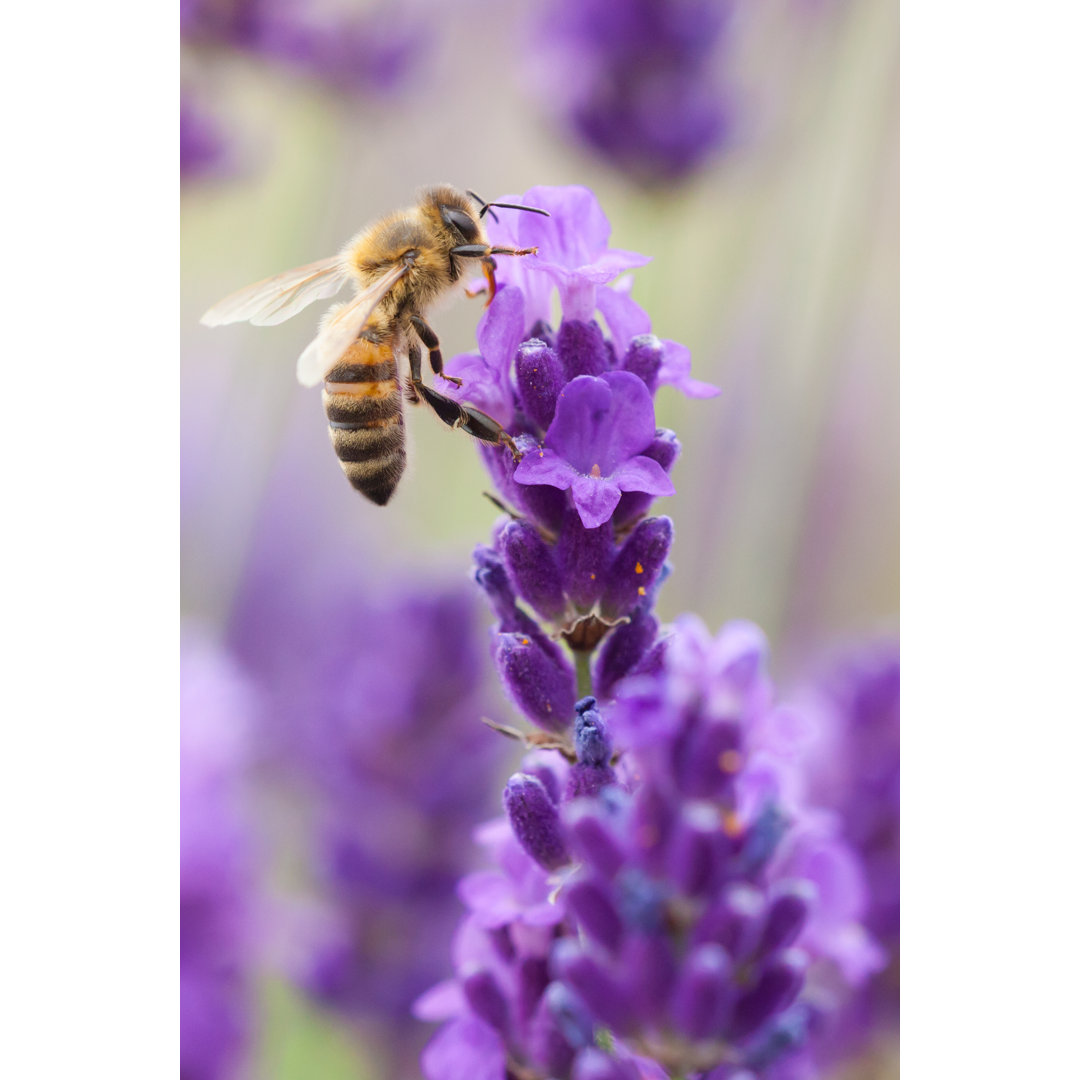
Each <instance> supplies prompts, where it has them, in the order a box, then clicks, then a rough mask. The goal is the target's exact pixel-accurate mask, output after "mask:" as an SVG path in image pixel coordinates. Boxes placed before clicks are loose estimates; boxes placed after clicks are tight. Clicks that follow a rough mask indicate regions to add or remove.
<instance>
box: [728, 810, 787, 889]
mask: <svg viewBox="0 0 1080 1080" xmlns="http://www.w3.org/2000/svg"><path fill="white" fill-rule="evenodd" d="M787 828H788V819H787V818H786V817H785V816H784V814H783V813H782V811H781V810H780V808H779V807H778V806H777V805H776V804H775V803H771V802H770V803H767V804H766V805H765V807H764V808H763V809H762V811H761V813H760V814H758V816H757V817H756V818H755V819H754V823H753V824H752V825H751V826H750V828H749V829H748V830H747V832H746V836H745V837H744V839H743V845H742V849H741V850H740V852H739V870H740V872H742V873H744V874H752V873H754V872H755V871H756V870H758V869H759V868H760V867H761V866H763V865H764V864H765V863H766V862H768V861H769V859H771V858H772V856H773V852H775V851H776V848H777V845H779V843H780V841H781V840H782V839H783V837H784V833H785V832H787Z"/></svg>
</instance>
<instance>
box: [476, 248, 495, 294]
mask: <svg viewBox="0 0 1080 1080" xmlns="http://www.w3.org/2000/svg"><path fill="white" fill-rule="evenodd" d="M480 265H481V266H483V268H484V277H486V278H487V297H488V298H487V303H486V304H485V305H484V307H491V301H492V300H494V299H495V260H494V259H493V258H492V257H491V256H490V255H485V256H484V258H482V259H481V260H480Z"/></svg>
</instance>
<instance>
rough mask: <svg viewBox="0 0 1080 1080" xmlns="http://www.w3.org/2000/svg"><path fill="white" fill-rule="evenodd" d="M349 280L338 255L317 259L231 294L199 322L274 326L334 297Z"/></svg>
mask: <svg viewBox="0 0 1080 1080" xmlns="http://www.w3.org/2000/svg"><path fill="white" fill-rule="evenodd" d="M348 280H349V268H348V264H347V263H346V262H344V260H343V259H342V258H341V256H340V255H335V256H333V257H332V258H330V259H320V260H319V261H318V262H313V263H308V265H307V266H297V267H295V268H294V269H292V270H286V271H285V272H284V273H281V274H275V275H274V277H271V278H267V279H266V280H265V281H258V282H256V283H255V284H254V285H249V286H248V287H247V288H246V289H240V290H239V292H234V293H233V294H232V296H227V297H225V299H224V300H222V301H220V302H219V303H217V304H215V305H214V306H213V307H212V308H211V309H210V310H209V311H208V312H207V313H206V314H205V315H204V316H203V317H202V318H201V319H200V320H199V321H200V322H201V323H202V324H203V325H204V326H223V325H225V324H226V323H235V322H250V323H254V324H255V325H256V326H275V325H276V324H277V323H280V322H284V321H285V320H286V319H291V318H292V317H293V316H294V315H295V314H296V313H297V312H298V311H301V310H303V309H304V308H306V307H307V306H308V304H311V303H314V302H315V301H316V300H325V299H326V298H327V297H330V296H334V295H335V294H336V293H337V292H338V290H339V289H340V288H341V286H342V285H344V284H345V282H346V281H348Z"/></svg>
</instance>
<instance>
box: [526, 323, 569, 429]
mask: <svg viewBox="0 0 1080 1080" xmlns="http://www.w3.org/2000/svg"><path fill="white" fill-rule="evenodd" d="M514 370H515V373H516V374H517V385H518V393H519V394H520V396H521V407H522V409H523V410H524V412H525V415H526V416H527V417H528V418H529V419H530V420H532V421H533V423H534V424H536V425H537V427H538V428H539V429H540V430H541V431H544V430H546V429H547V427H548V426H549V425H550V424H551V421H552V420H553V419H554V417H555V402H556V401H557V400H558V398H559V391H560V390H561V389H562V388H563V386H564V385H565V383H566V376H565V374H564V373H563V368H562V364H561V363H560V362H559V357H558V356H557V355H556V353H555V350H554V349H552V348H551V347H550V346H548V345H545V344H544V342H543V341H540V340H538V339H533V340H531V341H525V342H522V344H521V346H520V347H519V348H518V351H517V356H516V357H515V358H514Z"/></svg>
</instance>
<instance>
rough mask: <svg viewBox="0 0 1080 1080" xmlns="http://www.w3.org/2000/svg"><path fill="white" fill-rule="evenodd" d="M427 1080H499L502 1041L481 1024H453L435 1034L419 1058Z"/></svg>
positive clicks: (503, 1066) (472, 1021)
mask: <svg viewBox="0 0 1080 1080" xmlns="http://www.w3.org/2000/svg"><path fill="white" fill-rule="evenodd" d="M420 1067H421V1069H422V1070H423V1072H424V1076H425V1077H427V1080H503V1077H504V1075H505V1073H506V1052H505V1050H504V1048H503V1041H502V1039H501V1038H499V1035H498V1034H497V1033H496V1032H495V1031H493V1030H492V1029H491V1028H490V1027H488V1025H487V1024H485V1023H484V1022H483V1021H482V1020H477V1019H475V1018H474V1017H471V1016H469V1017H466V1018H464V1019H462V1020H454V1021H453V1022H451V1023H449V1024H447V1025H446V1026H445V1027H444V1028H442V1029H441V1030H440V1031H438V1032H437V1033H436V1035H435V1038H433V1039H432V1040H431V1042H429V1043H428V1044H427V1046H426V1047H425V1048H424V1052H423V1053H422V1054H421V1055H420Z"/></svg>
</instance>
